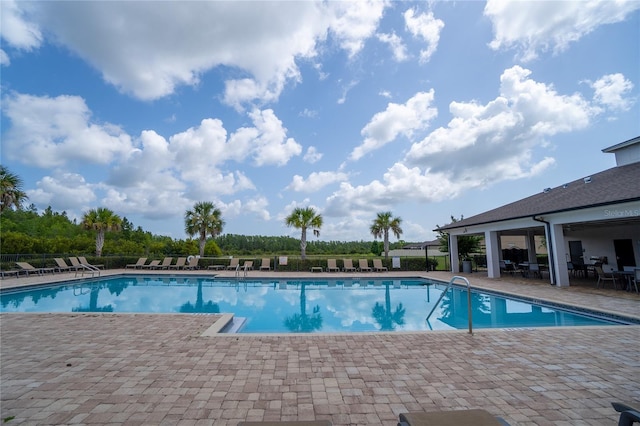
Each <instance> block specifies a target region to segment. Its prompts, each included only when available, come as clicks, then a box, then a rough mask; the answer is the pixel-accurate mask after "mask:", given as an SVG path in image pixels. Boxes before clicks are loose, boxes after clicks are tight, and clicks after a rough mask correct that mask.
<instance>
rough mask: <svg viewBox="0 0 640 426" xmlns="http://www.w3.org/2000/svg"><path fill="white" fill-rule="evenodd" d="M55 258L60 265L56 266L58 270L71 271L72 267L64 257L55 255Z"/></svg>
mask: <svg viewBox="0 0 640 426" xmlns="http://www.w3.org/2000/svg"><path fill="white" fill-rule="evenodd" d="M53 260H55V261H56V265H58V266H56V267H55V269H57V270H58V272H65V271H71V269H72V267H71V266H70V265H67V262H65V261H64V259H63V258H61V257H54V258H53Z"/></svg>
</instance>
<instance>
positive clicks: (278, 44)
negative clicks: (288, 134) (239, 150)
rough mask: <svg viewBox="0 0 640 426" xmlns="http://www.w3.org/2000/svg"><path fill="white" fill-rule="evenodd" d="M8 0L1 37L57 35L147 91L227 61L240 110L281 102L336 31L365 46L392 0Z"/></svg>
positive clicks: (148, 95)
mask: <svg viewBox="0 0 640 426" xmlns="http://www.w3.org/2000/svg"><path fill="white" fill-rule="evenodd" d="M1 3H2V12H3V13H2V17H3V20H2V28H3V30H2V31H3V33H2V37H3V38H4V39H5V40H7V41H8V43H9V44H11V45H13V46H16V47H20V48H23V49H28V48H34V47H37V46H39V45H40V44H41V43H42V34H49V35H51V37H52V41H53V42H56V43H58V44H60V45H62V46H64V47H66V48H68V49H69V50H71V51H72V52H74V53H75V54H77V55H78V56H79V57H81V58H82V59H84V60H85V61H87V62H88V63H89V64H91V65H92V66H93V67H94V68H96V69H97V70H98V71H99V72H100V73H101V74H102V77H103V78H104V80H105V81H107V82H108V83H110V84H112V85H114V86H116V87H117V88H118V89H119V90H121V91H122V92H125V93H128V94H132V95H133V96H135V97H137V98H139V99H145V100H152V99H157V98H160V97H163V96H166V95H169V94H171V93H173V92H174V91H175V89H176V87H178V86H181V85H191V86H193V85H197V84H198V83H199V81H200V77H201V75H202V74H203V73H205V72H207V71H208V70H210V69H213V68H215V67H218V66H225V67H228V69H230V70H233V71H234V72H233V73H231V74H230V78H229V81H227V83H226V85H225V93H224V95H223V99H224V101H225V102H226V103H228V104H229V105H232V106H234V107H236V108H238V109H241V108H242V105H243V104H245V103H250V102H253V101H254V100H257V101H258V102H259V103H262V104H263V103H265V102H271V101H274V100H275V99H277V98H278V96H279V95H280V93H281V91H282V89H283V88H284V86H285V84H286V83H287V82H288V81H291V80H292V81H294V82H297V81H299V79H300V74H299V70H298V67H297V65H296V61H297V60H299V59H310V58H313V57H314V56H315V55H316V47H317V45H318V44H319V43H324V42H325V41H326V38H327V35H328V34H332V35H333V37H334V39H335V40H336V41H337V43H338V44H339V45H340V46H341V47H342V48H343V49H345V50H346V51H347V52H348V54H349V56H354V55H355V54H357V53H358V52H359V51H360V50H361V49H362V47H363V46H364V42H365V40H366V39H367V38H369V37H372V36H373V35H374V34H375V30H376V28H377V25H378V23H379V21H380V19H381V18H382V16H383V12H384V9H385V8H386V7H387V3H386V2H384V1H377V0H370V1H358V2H322V1H304V2H288V3H286V4H284V3H279V2H232V3H229V2H191V3H189V4H188V6H187V7H185V4H183V3H180V2H70V3H64V2H62V3H61V2H37V3H16V2H13V1H2V2H1ZM40 28H42V30H40ZM158 28H162V31H158V30H157V29H158ZM256 40H259V42H256ZM240 76H241V77H240ZM238 77H240V78H238Z"/></svg>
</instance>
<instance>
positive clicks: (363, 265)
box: [358, 259, 371, 272]
mask: <svg viewBox="0 0 640 426" xmlns="http://www.w3.org/2000/svg"><path fill="white" fill-rule="evenodd" d="M358 266H359V269H360V272H371V268H370V267H369V262H368V261H367V259H360V261H359V262H358Z"/></svg>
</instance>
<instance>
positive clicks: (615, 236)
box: [564, 227, 640, 272]
mask: <svg viewBox="0 0 640 426" xmlns="http://www.w3.org/2000/svg"><path fill="white" fill-rule="evenodd" d="M622 239H631V240H632V241H633V254H634V257H635V261H636V265H640V227H637V228H635V229H628V228H620V227H618V228H596V229H590V230H589V229H587V230H583V231H577V232H575V231H574V232H571V231H569V232H565V246H564V249H565V257H566V258H567V259H568V258H569V241H581V242H582V249H583V250H584V252H583V259H584V263H586V264H589V263H591V261H590V259H591V257H602V256H606V257H607V258H608V259H609V263H607V264H604V265H602V270H603V271H605V272H609V271H612V270H617V269H618V267H617V264H616V251H615V248H614V246H613V240H622Z"/></svg>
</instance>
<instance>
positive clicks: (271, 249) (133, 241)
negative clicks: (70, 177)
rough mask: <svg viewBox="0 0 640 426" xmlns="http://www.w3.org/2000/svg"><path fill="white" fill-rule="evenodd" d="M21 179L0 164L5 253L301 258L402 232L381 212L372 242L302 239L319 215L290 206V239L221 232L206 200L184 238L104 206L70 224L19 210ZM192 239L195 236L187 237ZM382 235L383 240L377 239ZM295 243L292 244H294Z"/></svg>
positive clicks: (369, 246)
mask: <svg viewBox="0 0 640 426" xmlns="http://www.w3.org/2000/svg"><path fill="white" fill-rule="evenodd" d="M22 185H23V182H22V179H21V178H20V177H19V176H18V175H16V174H14V173H12V172H11V171H9V170H8V169H7V168H6V167H4V166H2V165H0V189H1V194H0V231H1V232H2V235H1V236H2V238H1V239H0V253H4V254H27V253H29V254H51V253H57V254H62V253H68V254H73V253H89V252H91V251H92V250H91V249H90V246H91V245H92V242H94V243H95V245H94V247H95V255H96V256H97V257H100V256H102V255H103V253H104V254H111V255H140V254H144V255H147V256H149V255H165V256H166V255H189V254H192V253H198V254H199V255H200V256H204V255H209V256H220V255H222V254H223V253H224V254H226V255H238V254H239V255H242V254H273V253H280V254H294V253H296V252H297V251H298V247H299V250H300V251H299V252H300V254H301V257H302V259H305V257H306V255H307V248H308V252H309V254H327V255H338V254H374V255H376V256H380V255H381V254H382V253H384V255H385V258H387V257H388V254H389V249H390V248H391V249H392V248H394V247H402V246H403V245H404V241H402V240H400V241H398V242H397V243H396V244H394V245H391V244H390V242H389V234H390V233H392V234H393V235H395V236H396V237H397V238H398V239H399V238H400V235H402V228H401V227H400V224H401V223H402V219H401V218H399V217H393V215H392V213H391V212H380V213H378V214H377V216H376V218H375V219H374V220H373V221H372V224H371V226H370V231H371V234H372V235H373V237H374V241H373V242H365V241H360V242H341V241H329V242H325V241H311V242H307V231H311V232H312V233H313V235H315V236H316V237H319V236H320V229H321V228H322V225H323V218H322V215H320V214H319V213H317V212H316V211H315V209H313V208H311V207H298V208H295V209H294V210H293V211H292V212H291V214H289V215H288V216H287V217H286V219H285V225H287V226H288V227H293V228H297V229H300V231H301V234H300V240H296V239H294V238H290V237H286V236H281V237H267V236H257V237H255V236H244V235H223V234H222V231H223V228H224V225H225V222H224V220H223V219H222V212H221V210H220V209H219V208H217V207H216V206H215V204H214V203H212V202H210V201H199V202H197V203H195V204H194V206H193V208H192V209H189V210H187V211H186V212H185V215H184V226H185V228H184V229H185V233H186V234H187V235H188V236H190V237H191V238H188V239H186V240H176V239H172V238H170V237H163V236H156V235H152V234H151V233H150V232H145V231H144V230H143V229H142V228H141V227H138V228H135V227H134V225H133V223H131V222H130V221H129V220H128V219H127V218H126V217H124V218H121V217H120V216H118V215H117V214H116V213H114V212H113V211H111V210H109V209H108V208H105V207H98V208H95V209H91V210H89V211H87V212H85V213H84V215H83V217H82V220H81V223H79V224H78V223H76V222H75V220H74V221H73V222H72V221H71V220H70V219H69V218H68V217H67V214H66V212H62V213H58V212H54V211H53V210H52V209H51V207H50V206H49V207H48V208H47V209H45V211H44V212H43V213H42V214H41V215H40V214H38V212H37V209H36V207H35V206H34V205H33V204H31V205H30V206H29V208H27V209H26V210H23V204H25V202H26V200H27V199H28V197H27V195H26V193H25V192H24V191H23V190H22ZM193 237H197V240H194V239H192V238H193ZM378 238H381V239H382V243H379V242H378V241H377V239H378ZM294 246H296V247H295V248H294Z"/></svg>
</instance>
